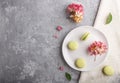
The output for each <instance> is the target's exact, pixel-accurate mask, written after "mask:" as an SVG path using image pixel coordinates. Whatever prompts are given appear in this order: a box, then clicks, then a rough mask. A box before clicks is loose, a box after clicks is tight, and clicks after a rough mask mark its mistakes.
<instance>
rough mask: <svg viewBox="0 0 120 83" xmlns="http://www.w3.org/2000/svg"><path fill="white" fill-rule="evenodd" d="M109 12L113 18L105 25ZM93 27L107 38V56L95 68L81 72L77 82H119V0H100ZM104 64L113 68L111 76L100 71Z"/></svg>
mask: <svg viewBox="0 0 120 83" xmlns="http://www.w3.org/2000/svg"><path fill="white" fill-rule="evenodd" d="M109 13H111V14H112V16H113V19H112V22H111V23H110V24H107V25H106V24H105V21H106V17H107V16H108V14H109ZM94 27H95V28H97V29H98V30H100V31H101V32H103V33H104V35H105V36H106V38H107V40H108V44H109V52H108V56H107V58H106V60H105V61H104V62H103V63H102V64H101V65H100V66H99V67H97V68H96V69H94V70H92V71H88V72H82V73H81V77H80V80H79V83H120V0H101V4H100V7H99V11H98V14H97V17H96V20H95V23H94ZM106 65H110V66H112V67H113V68H114V70H115V74H114V75H113V76H105V75H104V74H103V73H102V68H103V67H104V66H106Z"/></svg>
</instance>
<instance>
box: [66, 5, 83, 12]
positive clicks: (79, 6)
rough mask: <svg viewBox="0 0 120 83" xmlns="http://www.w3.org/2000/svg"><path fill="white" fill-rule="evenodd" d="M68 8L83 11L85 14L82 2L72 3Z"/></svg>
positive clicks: (72, 10) (71, 10) (73, 10)
mask: <svg viewBox="0 0 120 83" xmlns="http://www.w3.org/2000/svg"><path fill="white" fill-rule="evenodd" d="M67 10H68V11H69V12H75V13H81V14H83V6H82V5H81V4H76V3H72V4H70V5H68V7H67Z"/></svg>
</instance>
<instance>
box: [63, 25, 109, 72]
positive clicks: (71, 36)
mask: <svg viewBox="0 0 120 83" xmlns="http://www.w3.org/2000/svg"><path fill="white" fill-rule="evenodd" d="M85 32H89V33H90V37H89V38H88V39H87V40H85V41H82V40H80V37H81V36H82V35H83V33H85ZM72 40H74V41H77V42H78V44H79V48H78V49H77V50H75V51H71V50H69V49H68V48H67V44H68V42H69V41H72ZM94 41H102V42H104V43H105V44H106V45H107V48H108V41H107V39H106V37H105V36H104V34H103V33H102V32H100V31H99V30H97V29H95V28H93V27H92V26H80V27H78V28H75V29H73V30H72V31H70V32H69V33H68V34H67V36H66V37H65V39H64V41H63V44H62V53H63V57H64V59H65V61H66V62H67V64H68V65H69V66H70V67H72V68H73V69H75V70H78V71H89V70H91V69H94V68H96V67H97V66H99V65H100V64H101V63H102V62H103V61H104V60H105V58H106V57H107V52H108V50H107V52H106V53H104V54H102V55H101V56H99V55H98V56H97V57H96V61H94V58H95V56H90V55H89V54H88V52H87V48H88V46H90V44H91V43H93V42H94ZM77 58H84V59H85V61H86V66H85V67H84V68H77V67H76V66H75V64H74V63H75V60H76V59H77Z"/></svg>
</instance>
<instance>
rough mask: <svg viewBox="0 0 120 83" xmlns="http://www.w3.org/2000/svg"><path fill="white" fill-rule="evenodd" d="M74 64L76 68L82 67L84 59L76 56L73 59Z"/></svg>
mask: <svg viewBox="0 0 120 83" xmlns="http://www.w3.org/2000/svg"><path fill="white" fill-rule="evenodd" d="M75 66H76V67H77V68H84V67H85V66H86V61H85V60H84V59H83V58H78V59H76V61H75Z"/></svg>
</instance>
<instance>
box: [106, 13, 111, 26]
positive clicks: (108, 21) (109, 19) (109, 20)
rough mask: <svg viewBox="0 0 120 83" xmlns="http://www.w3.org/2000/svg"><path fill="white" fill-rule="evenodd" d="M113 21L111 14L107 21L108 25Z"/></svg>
mask: <svg viewBox="0 0 120 83" xmlns="http://www.w3.org/2000/svg"><path fill="white" fill-rule="evenodd" d="M111 21H112V14H111V13H109V15H108V16H107V19H106V24H109V23H110V22H111Z"/></svg>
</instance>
